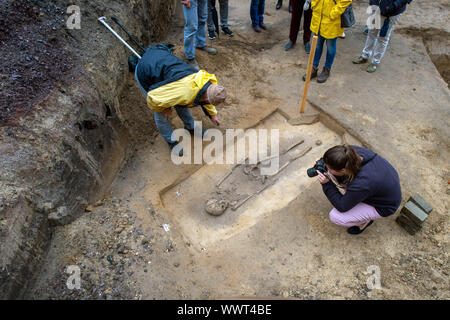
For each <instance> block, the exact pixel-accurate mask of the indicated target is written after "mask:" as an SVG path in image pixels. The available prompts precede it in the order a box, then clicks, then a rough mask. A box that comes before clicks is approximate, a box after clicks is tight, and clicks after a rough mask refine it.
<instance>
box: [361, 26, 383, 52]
mask: <svg viewBox="0 0 450 320" xmlns="http://www.w3.org/2000/svg"><path fill="white" fill-rule="evenodd" d="M379 32H380V29H370V30H369V32H368V33H367V38H366V43H365V45H364V49H363V51H362V53H361V57H363V58H364V59H369V58H370V56H371V55H372V52H373V49H374V47H375V45H376V43H377V38H378V33H379Z"/></svg>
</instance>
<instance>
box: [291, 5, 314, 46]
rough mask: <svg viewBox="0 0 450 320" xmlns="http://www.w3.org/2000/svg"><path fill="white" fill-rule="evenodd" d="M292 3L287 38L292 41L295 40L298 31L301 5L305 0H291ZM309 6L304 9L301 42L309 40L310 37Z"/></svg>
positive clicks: (310, 16) (300, 19)
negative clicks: (307, 8)
mask: <svg viewBox="0 0 450 320" xmlns="http://www.w3.org/2000/svg"><path fill="white" fill-rule="evenodd" d="M291 4H292V17H291V30H290V32H289V40H291V41H292V42H293V43H295V42H296V41H297V36H298V31H299V30H300V22H301V21H302V14H303V6H304V5H305V0H291ZM311 18H312V10H311V8H310V9H309V10H307V11H305V18H304V19H303V43H307V42H309V40H310V39H311V29H310V25H311Z"/></svg>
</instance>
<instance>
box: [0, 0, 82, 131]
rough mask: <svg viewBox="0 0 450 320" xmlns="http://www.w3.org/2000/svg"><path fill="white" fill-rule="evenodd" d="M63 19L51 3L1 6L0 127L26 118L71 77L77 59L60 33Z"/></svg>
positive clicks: (22, 1) (23, 2)
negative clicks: (66, 48) (68, 49)
mask: <svg viewBox="0 0 450 320" xmlns="http://www.w3.org/2000/svg"><path fill="white" fill-rule="evenodd" d="M63 16H64V12H63V9H62V8H59V7H57V6H56V5H54V4H53V3H52V2H51V1H46V2H44V1H27V0H18V1H2V2H1V3H0V43H1V46H2V59H1V60H0V70H2V71H1V74H0V84H1V85H0V126H4V125H5V124H7V123H8V122H11V123H13V122H16V120H17V118H20V117H21V116H23V115H26V114H27V113H28V112H30V110H31V109H32V108H33V107H35V106H36V105H37V104H39V102H40V101H42V99H43V98H45V97H46V96H47V95H48V94H49V93H50V92H51V91H52V90H54V89H55V87H56V86H57V83H58V82H59V83H60V84H61V82H62V81H64V79H66V78H67V77H68V76H69V75H70V73H71V71H72V68H73V66H74V62H75V60H76V59H74V57H73V56H72V52H70V51H65V50H64V38H63V37H61V33H60V31H58V30H60V29H61V25H62V24H64V21H65V20H64V19H62V17H63Z"/></svg>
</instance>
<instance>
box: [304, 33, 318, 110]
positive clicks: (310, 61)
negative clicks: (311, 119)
mask: <svg viewBox="0 0 450 320" xmlns="http://www.w3.org/2000/svg"><path fill="white" fill-rule="evenodd" d="M317 38H318V37H317V36H314V37H313V39H312V46H311V52H310V53H309V59H308V69H307V71H306V81H305V88H304V89H303V98H302V105H301V107H300V113H303V111H304V110H305V104H306V96H307V95H308V88H309V80H310V78H311V72H312V67H313V61H314V54H315V53H316V46H317Z"/></svg>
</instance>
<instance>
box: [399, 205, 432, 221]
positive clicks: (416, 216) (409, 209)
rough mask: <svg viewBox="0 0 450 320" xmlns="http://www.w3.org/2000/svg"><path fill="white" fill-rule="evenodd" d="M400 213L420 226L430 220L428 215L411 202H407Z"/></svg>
mask: <svg viewBox="0 0 450 320" xmlns="http://www.w3.org/2000/svg"><path fill="white" fill-rule="evenodd" d="M400 212H401V213H403V214H404V215H406V216H407V217H408V218H409V219H410V220H412V221H414V223H415V224H417V225H419V226H420V225H421V224H423V223H424V222H425V220H426V219H427V218H428V215H427V214H426V213H425V212H424V211H423V210H422V209H420V208H419V207H418V206H416V205H415V204H414V203H413V202H411V201H408V202H406V204H405V206H404V207H403V209H402V210H401V211H400Z"/></svg>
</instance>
